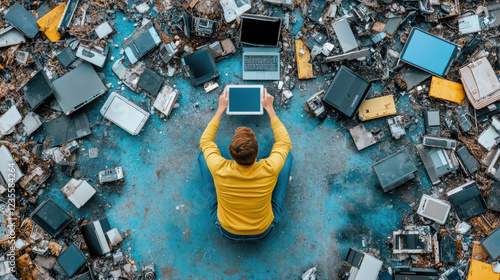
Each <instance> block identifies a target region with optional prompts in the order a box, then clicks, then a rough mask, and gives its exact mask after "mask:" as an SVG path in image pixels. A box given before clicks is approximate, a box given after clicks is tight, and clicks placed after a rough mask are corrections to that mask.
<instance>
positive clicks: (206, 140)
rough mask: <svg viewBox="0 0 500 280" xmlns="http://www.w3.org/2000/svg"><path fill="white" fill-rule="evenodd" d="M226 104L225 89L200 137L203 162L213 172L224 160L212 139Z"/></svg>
mask: <svg viewBox="0 0 500 280" xmlns="http://www.w3.org/2000/svg"><path fill="white" fill-rule="evenodd" d="M228 103H229V93H228V91H227V88H226V89H224V92H223V93H222V95H221V96H220V97H219V107H218V108H217V112H215V116H214V117H213V118H212V120H211V121H210V122H209V123H208V125H207V128H205V131H204V132H203V134H202V135H201V139H200V149H201V151H202V152H203V155H204V156H205V160H206V161H207V165H208V168H209V169H210V171H212V170H215V169H216V168H217V166H218V165H219V164H220V163H221V162H222V161H224V158H223V157H222V156H221V155H220V151H219V149H218V148H217V145H216V144H215V142H214V139H215V134H216V133H217V130H218V129H219V122H220V119H221V118H222V114H223V113H224V110H226V108H227V105H228Z"/></svg>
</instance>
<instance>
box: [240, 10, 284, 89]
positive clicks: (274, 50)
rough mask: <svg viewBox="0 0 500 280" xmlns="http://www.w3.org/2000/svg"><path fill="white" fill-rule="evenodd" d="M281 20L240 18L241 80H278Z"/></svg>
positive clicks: (255, 17) (252, 17)
mask: <svg viewBox="0 0 500 280" xmlns="http://www.w3.org/2000/svg"><path fill="white" fill-rule="evenodd" d="M280 32H281V19H279V18H273V17H265V16H256V15H243V16H241V37H240V41H241V43H242V44H244V45H247V46H248V47H244V48H243V61H242V64H243V80H279V79H280V48H279V47H278V42H279V38H280Z"/></svg>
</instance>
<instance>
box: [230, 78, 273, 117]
mask: <svg viewBox="0 0 500 280" xmlns="http://www.w3.org/2000/svg"><path fill="white" fill-rule="evenodd" d="M227 88H228V91H229V104H228V106H227V109H226V114H228V115H262V114H264V110H263V108H262V92H263V91H264V86H262V85H260V86H250V85H234V86H228V87H227Z"/></svg>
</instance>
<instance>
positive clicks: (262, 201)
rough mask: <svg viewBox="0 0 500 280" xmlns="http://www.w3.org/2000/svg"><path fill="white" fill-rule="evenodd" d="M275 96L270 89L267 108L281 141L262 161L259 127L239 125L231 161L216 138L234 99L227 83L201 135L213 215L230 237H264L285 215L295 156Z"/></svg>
mask: <svg viewBox="0 0 500 280" xmlns="http://www.w3.org/2000/svg"><path fill="white" fill-rule="evenodd" d="M273 101H274V98H273V97H272V96H271V95H269V94H268V93H267V91H266V90H265V89H264V93H263V95H262V107H263V108H264V109H265V110H266V111H267V114H268V115H269V118H270V119H271V127H272V129H273V133H274V138H275V140H276V143H275V144H274V145H273V149H272V151H271V154H270V155H269V157H268V158H265V159H261V160H259V161H256V159H257V153H258V150H259V144H258V142H257V139H256V138H255V134H254V132H253V131H252V130H251V129H250V128H247V127H239V128H238V129H236V131H235V133H234V137H233V140H232V141H231V144H230V146H229V153H230V154H231V157H232V158H233V159H234V160H227V159H225V158H223V157H222V156H221V154H220V151H219V149H218V148H217V145H216V144H215V143H214V138H215V134H216V133H217V129H218V128H219V122H220V119H221V117H222V115H223V113H224V111H225V110H226V108H227V105H228V103H229V93H228V91H227V88H226V89H224V93H223V94H222V95H221V96H220V97H219V108H218V109H217V112H216V113H215V116H214V117H213V119H212V120H211V121H210V123H209V124H208V126H207V128H206V129H205V132H203V135H202V136H201V140H200V148H201V151H202V153H200V156H199V158H198V161H199V163H200V169H201V175H202V178H203V181H204V184H205V186H204V188H205V192H206V195H207V197H208V201H209V209H210V218H211V219H212V221H213V223H214V224H215V226H216V227H217V229H218V230H219V232H220V233H221V234H222V236H223V237H224V238H226V239H228V240H230V241H260V240H263V239H265V238H266V237H268V236H269V235H270V233H271V232H272V230H273V228H274V227H275V226H276V225H277V224H278V222H279V221H280V218H281V213H282V205H283V200H284V198H285V192H286V188H287V185H288V180H289V179H288V178H289V177H290V170H291V168H292V161H293V157H292V154H290V153H289V151H290V150H291V149H292V143H291V142H290V137H289V136H288V132H287V131H286V128H285V126H284V125H283V123H281V121H280V120H279V119H278V117H277V116H276V113H275V112H274V108H273Z"/></svg>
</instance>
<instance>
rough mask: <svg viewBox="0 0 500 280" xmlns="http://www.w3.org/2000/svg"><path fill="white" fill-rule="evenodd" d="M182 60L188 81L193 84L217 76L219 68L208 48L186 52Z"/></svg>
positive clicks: (198, 83)
mask: <svg viewBox="0 0 500 280" xmlns="http://www.w3.org/2000/svg"><path fill="white" fill-rule="evenodd" d="M182 60H183V62H184V64H185V65H186V66H187V67H188V71H189V76H190V82H191V84H192V85H193V86H197V85H200V84H202V83H205V82H208V81H210V80H212V79H214V78H217V77H219V70H218V69H217V66H216V65H215V61H214V58H213V56H212V53H211V52H210V50H209V49H208V48H204V49H201V50H198V51H196V52H194V53H191V54H188V55H186V56H185V57H184V58H183V59H182Z"/></svg>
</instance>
